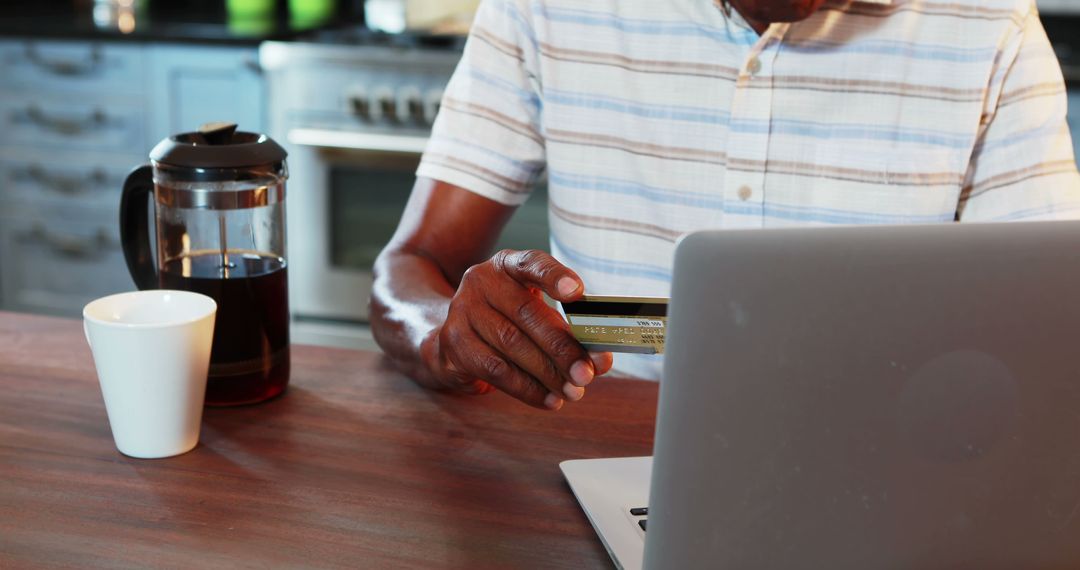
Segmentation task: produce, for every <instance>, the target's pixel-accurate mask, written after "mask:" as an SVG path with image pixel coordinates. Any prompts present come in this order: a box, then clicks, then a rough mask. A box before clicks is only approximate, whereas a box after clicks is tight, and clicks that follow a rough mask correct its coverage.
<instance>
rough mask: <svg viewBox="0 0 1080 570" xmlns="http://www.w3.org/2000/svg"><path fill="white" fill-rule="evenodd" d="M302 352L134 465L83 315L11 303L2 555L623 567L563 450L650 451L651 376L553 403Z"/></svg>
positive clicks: (82, 561) (0, 453)
mask: <svg viewBox="0 0 1080 570" xmlns="http://www.w3.org/2000/svg"><path fill="white" fill-rule="evenodd" d="M292 355H293V372H292V383H291V387H290V388H289V390H288V392H287V393H286V394H285V395H284V396H283V397H281V398H278V399H276V400H274V401H271V402H267V403H264V404H261V405H256V406H249V407H243V408H233V409H207V410H206V413H205V416H204V418H203V427H202V439H201V443H200V444H199V446H198V447H197V448H195V450H193V451H191V452H190V453H187V454H185V455H181V456H179V457H173V458H169V459H158V460H139V459H131V458H128V457H125V456H123V455H121V454H120V453H119V452H117V451H116V448H115V447H114V446H113V441H112V437H111V434H110V432H109V424H108V421H107V418H106V415H105V407H104V403H103V402H102V399H101V392H100V390H99V388H98V384H97V379H96V375H95V373H94V369H93V365H92V360H91V356H90V351H89V348H88V347H87V345H86V341H85V340H84V339H83V334H82V326H81V323H79V322H77V321H72V320H62V319H52V318H42V317H30V316H21V315H15V314H11V313H0V568H5V569H6V568H13V567H29V566H33V567H40V566H73V567H87V566H97V567H102V566H108V567H133V566H148V565H150V566H154V567H172V568H180V567H183V568H207V567H271V566H272V567H350V568H357V567H380V566H392V567H456V568H466V567H467V568H491V567H503V568H505V567H513V568H526V567H545V568H549V567H573V568H581V567H605V566H610V561H609V559H608V556H607V554H606V553H605V552H604V549H603V546H602V545H601V544H600V542H599V540H598V539H597V538H596V535H595V534H594V532H593V530H592V528H591V527H590V525H589V523H588V521H587V519H586V518H585V516H584V515H583V513H582V512H581V510H580V508H579V507H578V504H577V502H576V501H575V500H574V497H573V494H572V493H571V492H570V489H569V487H567V485H566V483H565V482H564V481H563V479H562V476H561V474H560V472H559V469H558V462H559V461H561V460H563V459H571V458H585V457H605V456H631V455H647V454H649V453H650V450H651V447H652V431H653V424H654V421H655V408H656V397H657V389H656V385H655V384H653V383H650V382H636V381H629V380H617V379H603V378H601V379H598V380H597V381H596V382H595V383H594V386H593V387H590V388H589V392H588V395H587V397H586V398H585V399H584V400H583V401H582V402H580V403H577V404H569V403H568V404H567V405H566V406H565V407H564V408H563V410H562V411H560V412H558V413H550V412H542V411H535V410H532V409H530V408H528V407H526V406H524V405H522V404H518V403H517V402H515V401H512V400H511V399H510V398H508V397H506V396H504V395H502V394H494V395H490V396H483V397H462V396H452V395H446V394H439V393H434V392H430V391H426V390H423V389H420V388H418V387H416V386H415V385H414V384H413V383H412V382H411V381H409V380H408V379H407V378H405V377H402V376H401V375H399V374H397V373H395V372H393V371H391V370H390V369H389V368H388V367H387V366H386V364H385V363H384V362H383V360H382V358H381V357H380V356H379V355H378V354H376V353H372V352H353V351H345V350H337V349H326V348H315V347H309V346H295V347H293V352H292Z"/></svg>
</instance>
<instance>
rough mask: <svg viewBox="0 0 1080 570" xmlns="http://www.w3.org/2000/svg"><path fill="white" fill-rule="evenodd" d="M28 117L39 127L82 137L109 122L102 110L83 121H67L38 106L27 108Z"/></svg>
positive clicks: (96, 111)
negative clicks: (81, 135)
mask: <svg viewBox="0 0 1080 570" xmlns="http://www.w3.org/2000/svg"><path fill="white" fill-rule="evenodd" d="M26 117H27V118H28V119H30V122H31V123H33V124H35V125H37V126H38V127H41V128H42V129H46V130H49V131H52V132H54V133H57V134H61V135H80V134H82V133H84V132H86V131H88V130H90V129H93V128H95V127H103V126H105V125H106V124H108V122H109V118H108V116H106V115H105V112H104V111H102V110H101V109H94V111H93V112H92V113H90V115H88V116H86V117H83V118H82V119H67V118H64V117H53V116H50V115H49V114H47V113H46V112H45V111H42V110H41V107H38V106H37V105H30V106H29V107H27V108H26Z"/></svg>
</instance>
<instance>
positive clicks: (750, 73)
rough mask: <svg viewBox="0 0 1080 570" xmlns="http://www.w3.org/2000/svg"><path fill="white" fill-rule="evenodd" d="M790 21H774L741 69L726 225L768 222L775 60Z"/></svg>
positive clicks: (732, 128) (726, 183)
mask: <svg viewBox="0 0 1080 570" xmlns="http://www.w3.org/2000/svg"><path fill="white" fill-rule="evenodd" d="M788 27H789V25H788V24H773V25H772V26H770V27H769V29H768V30H766V31H765V33H764V34H762V36H761V38H760V39H759V40H758V41H757V42H756V43H755V44H754V45H753V46H752V47H751V48H750V51H749V52H748V53H747V55H746V57H745V58H744V60H743V61H742V65H741V67H740V68H739V77H738V79H737V80H736V83H735V93H734V97H733V98H732V104H731V120H730V123H729V133H728V144H727V170H726V174H725V177H724V204H725V207H724V225H725V226H726V227H739V228H760V227H762V226H764V223H765V198H766V196H765V192H766V187H765V182H766V180H765V175H766V169H765V167H766V164H767V160H768V155H769V143H770V136H771V131H772V129H771V125H772V108H773V81H772V77H773V64H774V63H775V60H776V56H777V53H779V51H780V50H779V48H780V43H781V41H782V40H783V37H784V34H785V32H787V29H788Z"/></svg>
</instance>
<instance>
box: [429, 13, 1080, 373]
mask: <svg viewBox="0 0 1080 570" xmlns="http://www.w3.org/2000/svg"><path fill="white" fill-rule="evenodd" d="M545 174H546V180H547V184H548V188H549V204H548V209H549V219H550V222H551V248H552V253H553V254H554V255H555V256H556V257H557V258H559V259H560V260H561V261H563V262H564V263H566V265H568V266H569V267H571V268H573V269H574V270H575V271H577V272H578V273H579V274H580V275H581V277H582V278H583V279H584V282H585V286H586V291H588V292H590V293H594V294H621V295H659V296H666V295H668V292H669V287H670V282H671V269H672V261H673V253H674V246H675V240H676V239H677V238H678V237H679V236H680V235H681V234H683V233H685V232H689V231H693V230H699V229H705V228H757V227H775V226H790V225H824V224H886V223H888V224H904V223H933V222H950V221H954V220H961V221H995V220H1002V221H1004V220H1021V219H1025V220H1032V219H1060V218H1072V217H1080V176H1078V174H1077V170H1076V162H1075V158H1074V155H1073V151H1072V142H1071V139H1070V137H1069V133H1068V127H1067V124H1066V95H1065V87H1064V82H1063V79H1062V75H1061V70H1060V67H1059V65H1058V63H1057V59H1056V58H1055V56H1054V53H1053V50H1052V49H1051V46H1050V43H1049V41H1048V40H1047V38H1046V34H1045V32H1044V31H1043V28H1042V24H1041V23H1040V21H1039V17H1038V13H1037V11H1036V9H1035V5H1034V1H1033V0H940V1H932V0H891V1H890V0H875V1H872V2H870V1H856V0H828V1H827V3H826V4H825V6H824V7H823V8H822V9H821V10H819V11H818V12H817V13H815V14H814V15H813V16H811V17H810V18H809V19H807V20H805V21H803V22H798V23H794V24H773V25H772V26H771V27H769V29H768V30H766V32H765V33H763V34H761V35H759V34H757V33H756V32H755V31H754V30H753V29H751V28H750V26H749V25H748V24H747V23H746V21H745V20H744V19H743V18H741V17H740V16H739V14H738V13H737V12H734V11H730V12H729V11H727V10H725V9H724V8H723V7H722V6H720V5H719V4H716V3H714V2H712V1H711V0H663V1H656V0H485V1H484V2H483V3H482V5H481V7H480V10H479V12H478V15H477V18H476V22H475V24H474V27H473V30H472V33H471V36H470V39H469V41H468V43H467V46H466V49H465V54H464V57H463V59H462V61H461V63H460V65H459V67H458V69H457V71H456V73H455V74H454V77H453V79H452V80H451V82H450V85H449V86H448V89H447V91H446V96H445V98H444V101H443V106H442V111H441V113H440V115H439V117H438V119H437V121H436V123H435V127H434V130H433V135H432V138H431V141H430V143H429V146H428V148H427V152H426V153H425V155H424V158H423V161H422V163H421V165H420V168H419V170H418V175H419V176H426V177H430V178H434V179H437V180H442V181H444V182H448V183H450V184H454V185H456V186H460V187H462V188H465V189H467V190H470V191H472V192H475V193H477V194H480V195H482V196H486V197H488V198H490V199H492V200H495V201H498V202H501V203H504V204H509V205H517V204H521V203H522V202H523V201H524V200H525V199H526V198H527V197H528V195H529V193H530V191H531V189H532V188H533V186H534V184H535V183H536V182H537V181H538V180H539V179H541V178H542V177H543V175H545ZM616 367H617V369H618V370H620V371H622V372H626V373H631V374H634V375H637V376H642V377H653V378H656V377H658V376H659V370H660V361H659V359H655V358H654V359H648V358H645V357H626V358H623V357H622V356H621V355H620V357H619V358H618V359H617V363H616Z"/></svg>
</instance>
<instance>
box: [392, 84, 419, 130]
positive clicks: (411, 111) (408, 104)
mask: <svg viewBox="0 0 1080 570" xmlns="http://www.w3.org/2000/svg"><path fill="white" fill-rule="evenodd" d="M397 116H398V122H401V123H409V122H416V123H423V122H424V101H423V99H422V98H421V96H420V90H419V89H417V88H416V87H406V88H404V89H402V90H401V91H399V92H398V100H397Z"/></svg>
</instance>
